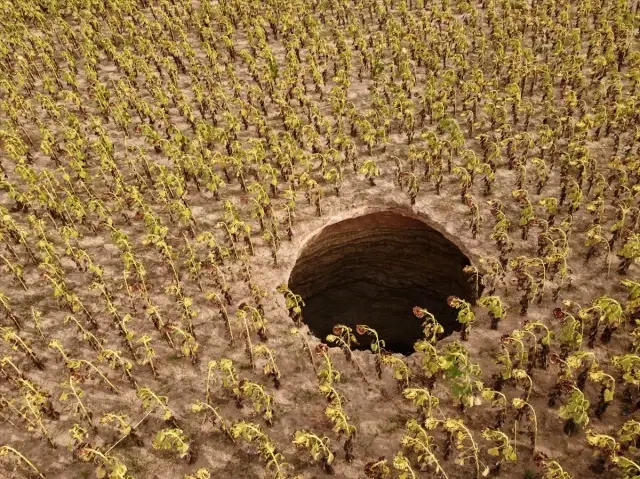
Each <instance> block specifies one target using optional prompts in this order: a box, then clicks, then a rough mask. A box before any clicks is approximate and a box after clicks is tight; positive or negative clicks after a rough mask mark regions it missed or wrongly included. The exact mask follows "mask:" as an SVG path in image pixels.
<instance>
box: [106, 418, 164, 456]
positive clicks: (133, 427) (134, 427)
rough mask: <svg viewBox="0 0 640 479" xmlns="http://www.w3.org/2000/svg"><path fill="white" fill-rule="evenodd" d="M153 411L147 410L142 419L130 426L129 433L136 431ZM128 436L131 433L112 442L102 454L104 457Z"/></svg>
mask: <svg viewBox="0 0 640 479" xmlns="http://www.w3.org/2000/svg"><path fill="white" fill-rule="evenodd" d="M153 411H154V410H153V409H149V411H147V414H145V415H144V416H143V417H142V419H140V420H139V421H138V422H137V423H136V424H135V425H134V426H131V432H133V431H135V430H136V429H137V427H138V426H139V425H140V424H142V423H143V422H144V420H145V419H147V417H149V415H150V414H151V413H152V412H153ZM130 434H131V433H129V434H125V435H124V436H122V437H121V438H120V439H118V440H117V441H116V442H114V443H113V444H112V445H111V446H110V447H109V449H107V450H106V451H105V453H104V454H105V456H106V455H107V454H109V452H111V450H112V449H113V448H114V447H116V446H117V445H118V444H120V443H121V442H122V441H124V440H125V439H126V438H128V437H129V435H130Z"/></svg>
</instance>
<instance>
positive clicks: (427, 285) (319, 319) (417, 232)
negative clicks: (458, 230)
mask: <svg viewBox="0 0 640 479" xmlns="http://www.w3.org/2000/svg"><path fill="white" fill-rule="evenodd" d="M469 264H470V261H469V259H468V258H467V257H466V256H465V255H464V254H463V253H462V251H460V249H459V248H458V247H457V246H456V245H455V244H453V243H452V242H451V241H449V240H448V239H446V238H445V237H444V236H443V235H442V234H441V233H439V232H438V231H436V230H435V229H433V228H432V227H430V226H428V225H427V224H425V223H424V222H422V221H420V220H417V219H414V218H410V217H407V216H403V215H400V214H397V213H391V212H378V213H371V214H366V215H363V216H359V217H356V218H351V219H347V220H344V221H340V222H338V223H334V224H332V225H329V226H327V227H326V228H324V229H323V230H322V231H321V232H320V233H319V234H318V235H317V236H315V237H314V238H313V239H312V240H311V241H310V242H309V243H308V244H307V245H306V246H305V247H304V250H303V251H302V253H301V255H300V256H299V258H298V260H297V262H296V264H295V266H294V268H293V271H292V272H291V277H290V278H289V288H290V289H291V290H292V291H294V292H295V293H296V294H299V295H301V296H302V299H303V300H304V302H305V307H304V308H303V320H304V322H305V323H306V324H307V325H308V326H309V328H310V329H311V331H312V332H313V333H314V335H315V336H316V337H318V338H319V339H321V340H322V341H324V340H325V338H326V336H327V334H329V333H331V330H332V328H333V326H334V325H335V324H345V325H347V326H350V327H352V328H353V330H354V334H355V326H356V324H366V325H368V326H369V327H371V328H374V329H375V330H376V331H378V334H379V336H380V338H381V339H384V340H385V342H386V349H387V350H389V351H393V352H396V353H401V354H407V355H408V354H411V353H412V352H413V344H414V343H415V342H416V341H417V340H419V339H421V338H422V336H423V334H422V327H421V324H422V321H421V320H420V319H418V318H416V317H415V316H414V315H413V312H412V309H413V307H414V306H420V307H423V308H426V309H427V310H429V311H430V312H431V313H433V314H434V315H435V317H436V318H437V319H438V321H439V322H440V324H442V326H443V327H444V330H445V335H449V334H451V333H452V332H454V331H456V330H458V329H459V327H458V326H459V325H458V322H457V321H456V316H457V312H456V311H455V310H454V309H452V308H450V307H449V306H448V305H447V297H448V296H450V295H455V296H458V297H460V298H462V299H465V300H467V301H473V299H474V291H473V288H472V287H471V285H470V283H469V282H468V279H467V278H468V276H467V274H466V273H465V272H464V271H463V268H464V267H465V266H467V265H469ZM356 336H357V335H356ZM358 341H360V349H368V347H369V341H368V340H367V339H366V338H363V337H358Z"/></svg>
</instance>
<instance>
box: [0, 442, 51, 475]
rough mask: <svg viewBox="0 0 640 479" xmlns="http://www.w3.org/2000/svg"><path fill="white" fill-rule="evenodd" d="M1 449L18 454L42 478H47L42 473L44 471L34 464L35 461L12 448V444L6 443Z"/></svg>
mask: <svg viewBox="0 0 640 479" xmlns="http://www.w3.org/2000/svg"><path fill="white" fill-rule="evenodd" d="M1 450H5V451H7V452H10V453H12V454H13V455H15V456H17V457H18V458H19V459H20V460H21V461H22V462H24V463H25V464H26V465H27V466H29V467H30V468H31V469H32V470H33V472H34V473H35V474H37V476H38V477H39V478H41V479H46V478H45V476H43V475H42V473H41V472H40V471H39V470H38V468H37V467H36V466H34V465H33V463H32V462H31V461H30V460H29V459H27V458H26V457H24V456H23V455H22V454H21V453H20V451H17V450H16V449H14V448H12V447H11V446H8V445H4V446H2V447H0V451H1Z"/></svg>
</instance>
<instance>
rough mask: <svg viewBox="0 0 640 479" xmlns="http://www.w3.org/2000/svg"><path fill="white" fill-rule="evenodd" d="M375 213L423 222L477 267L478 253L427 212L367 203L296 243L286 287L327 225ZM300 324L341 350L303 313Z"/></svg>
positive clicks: (354, 350) (331, 217)
mask: <svg viewBox="0 0 640 479" xmlns="http://www.w3.org/2000/svg"><path fill="white" fill-rule="evenodd" d="M341 213H342V212H341ZM376 213H390V214H393V215H397V216H404V217H406V218H411V219H414V220H417V221H420V222H421V223H424V224H425V225H426V226H427V227H429V228H431V229H433V230H434V231H436V232H437V233H440V234H441V235H442V236H443V237H444V238H445V239H446V240H447V241H449V242H450V243H451V244H453V245H454V246H455V247H456V248H458V250H459V251H460V252H461V253H462V254H463V255H464V256H465V257H466V258H467V259H468V260H469V264H470V265H471V266H473V267H475V268H477V266H476V263H478V260H479V258H480V255H479V254H477V253H475V252H474V251H473V250H472V249H469V248H467V246H466V245H465V244H464V243H461V242H460V241H459V237H456V236H455V235H454V234H453V233H450V232H449V231H447V230H446V228H444V227H443V225H442V224H440V223H439V222H437V221H434V220H433V218H432V217H431V216H429V214H428V213H426V212H423V211H418V210H416V209H410V208H407V207H404V206H395V205H394V206H391V205H385V206H371V205H367V206H363V207H360V208H354V209H353V210H349V212H348V214H334V215H331V216H330V217H328V219H327V221H326V222H325V223H324V224H323V225H322V226H319V227H317V228H315V229H314V230H313V231H311V232H309V233H307V234H306V235H305V236H304V237H303V238H302V239H301V240H300V241H299V242H298V244H297V246H296V252H295V257H294V259H293V261H292V262H291V264H290V265H289V266H288V267H287V271H286V273H285V274H284V278H286V285H287V287H289V285H290V283H291V275H292V273H293V270H294V269H295V267H296V265H297V264H298V261H299V260H300V257H301V256H302V254H303V253H304V251H305V249H306V248H308V247H309V245H310V244H312V243H313V241H314V240H316V239H317V238H318V236H320V235H321V234H322V232H323V231H324V230H325V229H327V228H328V227H330V226H333V225H335V224H338V223H341V222H343V221H348V220H354V219H357V218H360V217H362V216H368V215H372V214H376ZM293 292H294V293H295V291H293ZM480 296H481V292H480V294H479V295H478V297H480ZM476 299H477V298H476ZM302 324H303V325H304V326H306V327H307V330H308V333H307V334H308V335H309V336H310V337H311V338H313V339H315V340H316V341H319V342H320V343H322V344H325V345H326V346H327V347H329V348H331V349H337V350H342V349H341V348H340V346H332V345H330V344H327V342H326V338H319V337H317V336H316V335H315V334H314V332H313V331H312V330H311V327H310V326H309V324H308V323H306V322H305V321H304V315H303V318H302ZM336 324H339V323H336ZM456 331H457V330H454V332H456ZM454 332H452V333H451V334H449V335H447V336H444V337H442V338H440V339H439V340H438V341H442V340H444V339H447V338H449V337H451V336H452V335H453V333H454ZM417 341H418V340H417ZM414 344H415V343H414ZM352 351H353V353H356V352H357V351H362V352H369V353H371V350H370V349H353V350H352ZM391 352H392V353H393V354H399V355H401V356H403V357H406V358H409V357H411V356H412V355H414V354H416V352H415V351H414V352H412V353H411V354H403V353H398V352H395V351H391Z"/></svg>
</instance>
